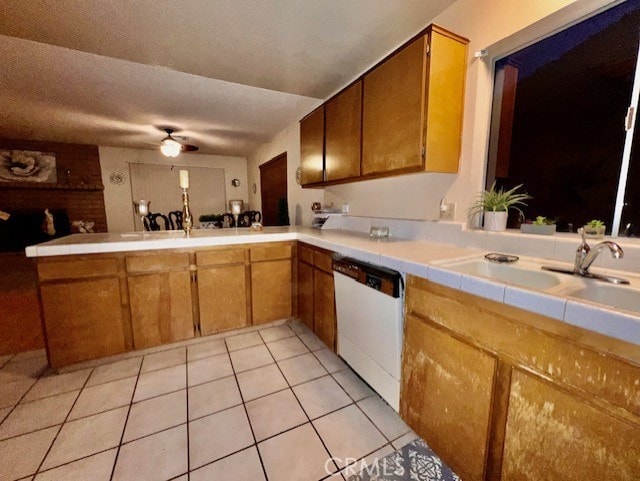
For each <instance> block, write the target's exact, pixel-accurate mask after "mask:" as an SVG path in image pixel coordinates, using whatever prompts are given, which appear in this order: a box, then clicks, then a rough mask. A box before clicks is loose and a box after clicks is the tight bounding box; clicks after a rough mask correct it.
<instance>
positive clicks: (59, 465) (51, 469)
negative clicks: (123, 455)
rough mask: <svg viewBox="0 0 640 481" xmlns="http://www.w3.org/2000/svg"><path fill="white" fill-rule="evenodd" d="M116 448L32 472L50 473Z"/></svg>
mask: <svg viewBox="0 0 640 481" xmlns="http://www.w3.org/2000/svg"><path fill="white" fill-rule="evenodd" d="M114 449H116V448H115V446H112V447H110V448H107V449H103V450H101V451H97V452H95V453H92V454H87V455H86V456H82V457H81V458H78V459H74V460H72V461H67V462H66V463H62V464H58V465H57V466H53V467H51V468H47V469H43V470H41V471H39V472H38V473H36V474H32V475H31V476H36V475H39V474H42V473H48V472H49V471H53V470H54V469H58V468H61V467H63V466H67V465H69V464H73V463H75V462H76V461H82V460H84V459H88V458H90V457H92V456H97V455H98V454H104V453H106V452H109V451H112V450H114ZM18 479H19V480H22V479H24V478H18Z"/></svg>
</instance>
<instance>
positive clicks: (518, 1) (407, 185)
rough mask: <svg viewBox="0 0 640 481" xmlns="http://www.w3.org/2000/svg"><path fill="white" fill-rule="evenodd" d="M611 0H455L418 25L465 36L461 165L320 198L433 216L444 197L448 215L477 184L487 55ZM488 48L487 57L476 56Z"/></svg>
mask: <svg viewBox="0 0 640 481" xmlns="http://www.w3.org/2000/svg"><path fill="white" fill-rule="evenodd" d="M610 3H611V0H580V1H574V0H537V1H535V2H523V1H522V0H458V1H457V2H455V3H454V4H453V5H452V6H451V7H449V8H448V9H447V10H445V11H444V12H443V13H441V14H440V15H438V16H437V17H436V18H435V19H425V26H426V25H427V24H429V23H432V22H433V23H436V24H438V25H441V26H442V27H444V28H447V29H449V30H452V31H453V32H456V33H458V34H460V35H463V36H465V37H467V38H469V39H470V44H469V58H468V65H467V82H466V94H465V95H466V96H465V110H464V127H463V139H462V154H461V161H460V171H459V173H458V174H457V175H450V174H413V175H403V176H399V177H391V178H386V179H377V180H371V181H365V182H356V183H350V184H342V185H337V186H331V187H327V188H326V189H325V201H326V202H328V203H331V202H333V203H335V204H336V205H341V204H343V203H345V202H347V203H349V204H350V206H351V214H352V215H359V216H378V217H395V218H406V219H437V215H438V209H437V205H438V203H439V201H440V198H441V197H443V196H446V198H447V201H448V202H456V203H457V210H456V216H455V219H456V220H458V221H465V220H466V211H467V208H468V206H469V205H470V203H471V202H472V201H473V199H474V197H475V196H476V195H477V193H478V192H479V191H480V190H481V189H482V188H483V184H484V175H485V166H486V156H487V146H488V132H489V120H490V112H491V97H492V61H491V59H492V57H495V56H497V55H503V54H505V53H506V52H507V51H509V50H514V49H517V48H518V47H520V46H522V45H524V44H526V43H527V42H531V41H533V40H534V39H536V38H539V37H541V36H544V35H547V34H549V33H550V32H553V31H554V30H556V29H558V28H560V27H561V26H563V25H566V24H567V23H570V22H572V21H574V20H576V19H578V18H580V17H581V16H584V15H586V14H587V13H589V12H591V11H593V10H595V9H597V8H600V7H602V6H603V5H606V4H610ZM487 48H489V56H488V57H487V58H485V59H483V60H479V59H475V58H474V53H475V52H476V51H479V50H482V49H487Z"/></svg>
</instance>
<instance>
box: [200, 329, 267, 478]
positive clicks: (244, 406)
mask: <svg viewBox="0 0 640 481" xmlns="http://www.w3.org/2000/svg"><path fill="white" fill-rule="evenodd" d="M258 336H259V337H260V338H261V339H262V337H261V336H260V334H258ZM228 348H229V346H228V345H227V350H228ZM267 350H268V348H267ZM269 353H271V351H269ZM229 360H230V361H231V351H229ZM231 370H232V371H233V377H234V378H235V380H236V386H237V387H238V392H239V393H240V399H241V400H242V408H243V409H244V415H245V416H246V417H247V423H249V429H250V430H251V437H253V443H254V444H253V445H254V446H255V447H256V452H257V453H258V459H259V460H260V466H261V467H262V473H263V474H264V479H266V480H269V476H268V475H267V469H266V468H265V466H264V461H263V460H262V454H261V453H260V449H259V448H258V441H257V439H256V433H255V431H254V430H253V425H252V424H251V418H250V417H249V410H248V409H247V403H246V402H245V399H244V394H242V389H241V388H240V381H238V375H237V374H236V372H235V368H234V367H233V363H232V362H231ZM248 447H250V446H248ZM248 447H245V448H244V449H247V448H248ZM189 479H191V478H189Z"/></svg>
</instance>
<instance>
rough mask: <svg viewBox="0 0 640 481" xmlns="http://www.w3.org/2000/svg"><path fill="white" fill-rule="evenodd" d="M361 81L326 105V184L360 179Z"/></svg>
mask: <svg viewBox="0 0 640 481" xmlns="http://www.w3.org/2000/svg"><path fill="white" fill-rule="evenodd" d="M361 113H362V80H359V81H358V82H356V83H355V84H353V85H352V86H351V87H349V88H347V89H346V90H345V91H344V92H341V93H340V94H339V95H337V96H336V97H334V98H332V99H331V100H329V102H327V104H326V105H325V170H326V171H327V181H331V180H340V179H348V178H351V177H358V176H359V175H360V127H361V124H362V118H361Z"/></svg>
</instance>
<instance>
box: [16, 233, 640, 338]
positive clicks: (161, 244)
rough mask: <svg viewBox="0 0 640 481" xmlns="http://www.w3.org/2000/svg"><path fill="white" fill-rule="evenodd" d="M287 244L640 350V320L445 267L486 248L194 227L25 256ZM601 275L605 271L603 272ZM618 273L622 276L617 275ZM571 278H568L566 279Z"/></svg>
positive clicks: (84, 237) (53, 247)
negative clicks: (412, 278) (293, 242)
mask: <svg viewBox="0 0 640 481" xmlns="http://www.w3.org/2000/svg"><path fill="white" fill-rule="evenodd" d="M286 240H300V241H303V242H306V243H309V244H312V245H314V246H316V247H321V248H325V249H328V250H331V251H334V252H338V253H340V254H342V255H345V256H349V257H353V258H355V259H358V260H362V261H365V262H370V263H373V264H378V265H382V266H385V267H388V268H391V269H395V270H398V271H400V272H402V273H404V274H413V275H415V276H418V277H422V278H425V279H428V280H430V281H432V282H436V283H439V284H442V285H445V286H448V287H452V288H455V289H459V290H462V291H465V292H468V293H470V294H474V295H478V296H480V297H484V298H487V299H491V300H494V301H497V302H503V303H505V304H509V305H512V306H515V307H518V308H521V309H525V310H528V311H531V312H535V313H538V314H541V315H544V316H547V317H550V318H553V319H557V320H561V321H564V322H566V323H568V324H573V325H575V326H579V327H583V328H586V329H589V330H591V331H595V332H599V333H601V334H604V335H606V336H609V337H613V338H616V339H621V340H623V341H627V342H630V343H633V344H636V345H640V315H638V314H636V313H633V312H631V311H624V310H622V309H616V308H612V307H610V306H606V305H603V304H598V303H595V302H590V301H585V300H582V299H574V298H572V297H570V296H567V295H565V294H563V290H562V289H558V290H555V291H553V292H543V291H539V290H535V289H529V288H523V287H518V286H514V285H511V284H506V283H501V282H497V281H494V280H490V279H488V278H484V277H479V276H475V275H470V274H461V273H459V272H455V271H453V270H451V269H448V268H447V267H446V265H443V264H446V263H447V262H450V261H454V260H457V259H467V258H477V257H481V256H482V255H483V254H484V253H485V251H483V250H478V249H473V248H465V247H459V246H456V245H453V244H446V243H437V242H428V241H422V240H410V239H401V238H393V237H391V238H389V239H387V240H374V239H371V238H370V237H369V236H368V235H367V234H363V233H360V232H350V231H344V230H317V229H310V228H306V227H267V228H265V230H264V232H262V233H250V232H249V230H248V229H246V228H245V229H239V230H238V233H237V234H236V231H235V229H224V230H223V229H220V230H194V231H192V234H191V236H190V237H185V235H184V233H182V232H178V231H170V232H158V233H155V232H154V233H148V234H146V235H145V237H144V238H143V237H142V234H141V233H128V234H107V233H104V234H73V235H70V236H67V237H62V238H59V239H55V240H53V241H49V242H45V243H43V244H38V245H36V246H30V247H28V248H27V249H26V254H27V257H48V256H60V255H76V254H94V253H108V252H124V251H140V250H154V249H178V248H193V247H204V246H215V245H230V244H252V243H261V242H277V241H286ZM525 259H527V258H525ZM527 260H529V261H531V262H534V263H538V264H542V263H544V264H549V263H552V264H556V265H557V264H560V263H558V262H551V261H542V260H540V259H527ZM566 266H568V264H567V265H566ZM595 270H596V271H597V272H607V271H606V270H604V269H595ZM609 272H613V271H609ZM614 274H617V275H620V273H615V272H614ZM628 274H629V273H627V272H625V273H622V275H621V276H622V277H626V278H631V279H632V285H634V286H635V287H640V278H637V277H635V278H634V277H633V276H629V275H628ZM558 276H561V277H560V279H562V280H563V283H565V284H566V283H570V282H571V279H573V278H571V277H570V276H564V275H562V274H558ZM565 279H567V280H566V281H564V280H565ZM593 282H595V281H593Z"/></svg>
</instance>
